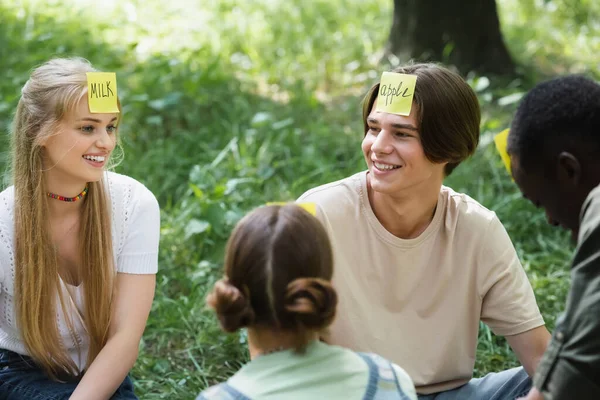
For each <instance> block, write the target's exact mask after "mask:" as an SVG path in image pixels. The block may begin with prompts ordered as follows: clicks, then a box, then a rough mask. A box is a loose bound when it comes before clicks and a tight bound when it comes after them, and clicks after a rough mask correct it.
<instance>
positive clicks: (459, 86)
mask: <svg viewBox="0 0 600 400" xmlns="http://www.w3.org/2000/svg"><path fill="white" fill-rule="evenodd" d="M392 72H398V73H401V74H411V75H417V77H418V78H417V84H416V86H415V94H414V97H413V106H414V107H415V109H416V112H417V121H418V124H419V126H418V129H419V133H420V136H421V144H422V146H423V151H424V152H425V156H426V157H427V159H429V160H430V161H431V162H435V163H443V162H447V163H448V164H447V165H446V168H445V169H444V172H445V174H446V176H448V175H450V173H451V172H452V171H453V170H454V168H456V167H457V166H458V165H459V164H460V163H461V162H462V161H464V160H466V159H467V158H468V157H469V156H470V155H472V154H473V153H474V152H475V150H476V149H477V145H478V143H479V124H480V121H481V111H480V109H479V101H478V100H477V96H476V95H475V92H474V91H473V89H471V87H470V86H469V85H468V84H467V83H466V82H465V81H464V79H463V78H461V77H460V75H458V74H457V73H455V72H452V71H450V70H448V69H446V68H444V67H442V66H439V65H437V64H431V63H426V64H411V65H405V66H400V67H396V68H394V69H393V70H392ZM378 94H379V83H376V84H375V85H373V86H372V87H371V89H369V91H368V92H367V95H366V96H365V98H364V101H363V123H364V132H365V134H366V133H367V131H368V130H369V128H368V125H367V117H368V116H369V114H370V113H371V109H372V108H373V103H374V102H375V100H376V99H377V95H378Z"/></svg>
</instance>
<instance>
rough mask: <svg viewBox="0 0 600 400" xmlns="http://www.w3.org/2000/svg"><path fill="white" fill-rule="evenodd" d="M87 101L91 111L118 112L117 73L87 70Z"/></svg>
mask: <svg viewBox="0 0 600 400" xmlns="http://www.w3.org/2000/svg"><path fill="white" fill-rule="evenodd" d="M86 75H87V83H88V103H89V106H90V112H91V113H102V114H110V113H118V112H119V105H118V104H117V74H115V73H114V72H88V73H87V74H86Z"/></svg>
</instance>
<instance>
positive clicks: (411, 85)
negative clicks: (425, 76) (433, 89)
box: [376, 72, 417, 116]
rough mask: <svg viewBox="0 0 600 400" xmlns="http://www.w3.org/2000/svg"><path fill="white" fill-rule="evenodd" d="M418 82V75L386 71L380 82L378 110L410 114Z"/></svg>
mask: <svg viewBox="0 0 600 400" xmlns="http://www.w3.org/2000/svg"><path fill="white" fill-rule="evenodd" d="M416 83H417V76H416V75H408V74H399V73H396V72H384V73H383V74H382V75H381V82H380V83H379V94H378V95H377V108H376V110H377V111H382V112H386V113H391V114H399V115H405V116H408V115H410V109H411V108H412V103H413V97H414V95H415V85H416Z"/></svg>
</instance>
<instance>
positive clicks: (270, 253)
mask: <svg viewBox="0 0 600 400" xmlns="http://www.w3.org/2000/svg"><path fill="white" fill-rule="evenodd" d="M332 274H333V256H332V252H331V245H330V243H329V238H328V237H327V233H326V232H325V229H324V228H323V227H322V225H321V223H320V222H319V221H318V220H317V219H316V218H315V217H313V216H312V215H310V214H309V213H308V212H307V211H305V210H304V209H302V208H301V207H299V206H297V205H293V204H289V205H284V206H266V207H261V208H258V209H256V210H254V211H253V212H252V213H250V214H248V215H247V216H246V217H244V218H243V219H242V220H241V221H240V222H239V223H238V225H237V226H236V228H235V230H234V231H233V233H232V234H231V237H230V238H229V241H228V243H227V250H226V255H225V276H226V277H225V278H224V279H222V280H221V281H219V282H217V284H216V285H215V287H214V290H213V291H212V293H210V294H209V295H208V297H207V303H208V304H209V305H210V306H211V307H212V308H214V309H215V311H216V313H217V316H218V318H219V321H220V323H221V327H222V328H223V330H225V331H227V332H235V331H236V330H238V329H240V328H242V327H247V326H261V327H266V328H272V329H275V330H284V331H288V332H295V333H297V334H298V337H299V339H298V343H297V345H296V349H297V350H299V351H301V350H302V349H304V347H305V346H306V344H307V341H308V339H307V335H306V334H307V333H309V332H310V331H320V330H323V329H324V328H326V327H327V326H329V325H330V324H331V322H332V321H333V318H334V316H335V310H336V306H337V294H336V292H335V290H334V289H333V287H332V286H331V284H330V282H329V281H330V280H331V277H332Z"/></svg>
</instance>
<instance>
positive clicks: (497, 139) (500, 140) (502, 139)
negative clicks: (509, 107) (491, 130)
mask: <svg viewBox="0 0 600 400" xmlns="http://www.w3.org/2000/svg"><path fill="white" fill-rule="evenodd" d="M508 133H509V130H508V129H505V130H503V131H502V132H500V133H499V134H497V135H496V136H494V143H495V144H496V150H498V153H500V157H501V158H502V162H503V163H504V166H505V167H506V170H507V171H508V174H509V175H511V176H512V171H511V168H510V156H509V155H508V152H507V151H506V147H507V146H508Z"/></svg>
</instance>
